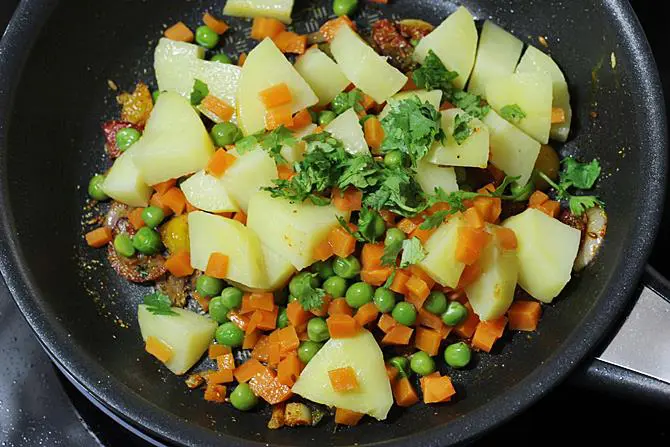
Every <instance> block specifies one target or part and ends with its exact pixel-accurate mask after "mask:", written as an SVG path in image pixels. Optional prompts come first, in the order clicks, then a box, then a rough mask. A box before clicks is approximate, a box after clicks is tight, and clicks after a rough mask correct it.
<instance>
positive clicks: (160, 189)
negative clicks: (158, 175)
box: [152, 178, 177, 195]
mask: <svg viewBox="0 0 670 447" xmlns="http://www.w3.org/2000/svg"><path fill="white" fill-rule="evenodd" d="M173 186H177V179H174V178H171V179H170V180H165V181H164V182H160V183H156V184H155V185H153V186H152V188H153V189H155V190H156V192H157V193H158V194H160V195H163V194H165V193H166V192H168V190H169V189H170V188H172V187H173Z"/></svg>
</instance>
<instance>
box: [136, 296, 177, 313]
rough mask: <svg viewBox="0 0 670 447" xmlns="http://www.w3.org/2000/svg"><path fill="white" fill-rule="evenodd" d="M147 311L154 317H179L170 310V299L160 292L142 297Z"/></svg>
mask: <svg viewBox="0 0 670 447" xmlns="http://www.w3.org/2000/svg"><path fill="white" fill-rule="evenodd" d="M143 301H144V304H145V305H146V306H147V310H148V311H149V312H151V313H152V314H154V315H169V316H172V315H179V314H178V313H177V312H175V311H173V310H172V301H171V300H170V297H169V296H167V295H165V294H164V293H161V292H154V293H151V294H149V295H146V296H145V297H144V300H143Z"/></svg>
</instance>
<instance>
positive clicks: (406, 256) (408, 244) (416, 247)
mask: <svg viewBox="0 0 670 447" xmlns="http://www.w3.org/2000/svg"><path fill="white" fill-rule="evenodd" d="M425 257H426V251H425V250H424V249H423V245H421V241H420V240H419V238H418V237H413V238H412V239H405V240H404V241H402V256H401V257H400V268H405V267H409V266H410V265H412V264H418V263H419V262H421V261H423V259H424V258H425Z"/></svg>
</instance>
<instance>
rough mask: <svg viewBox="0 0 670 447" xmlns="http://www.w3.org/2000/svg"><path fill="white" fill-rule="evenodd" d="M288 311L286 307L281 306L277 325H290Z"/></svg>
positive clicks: (280, 326) (283, 326)
mask: <svg viewBox="0 0 670 447" xmlns="http://www.w3.org/2000/svg"><path fill="white" fill-rule="evenodd" d="M288 324H289V321H288V312H287V311H286V308H285V307H280V308H279V314H278V315H277V327H278V328H280V329H282V328H285V327H286V326H288Z"/></svg>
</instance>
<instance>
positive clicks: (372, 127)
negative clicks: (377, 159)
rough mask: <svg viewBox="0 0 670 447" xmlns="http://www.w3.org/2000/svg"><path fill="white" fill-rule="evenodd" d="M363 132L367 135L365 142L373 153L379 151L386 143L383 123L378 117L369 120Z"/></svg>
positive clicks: (364, 125)
mask: <svg viewBox="0 0 670 447" xmlns="http://www.w3.org/2000/svg"><path fill="white" fill-rule="evenodd" d="M363 131H364V133H365V141H366V143H368V146H370V147H371V148H372V150H373V151H375V150H379V148H380V147H381V145H382V141H384V129H383V128H382V123H381V122H380V121H379V120H378V119H377V117H374V116H373V117H372V118H368V119H367V120H365V123H364V124H363Z"/></svg>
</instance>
